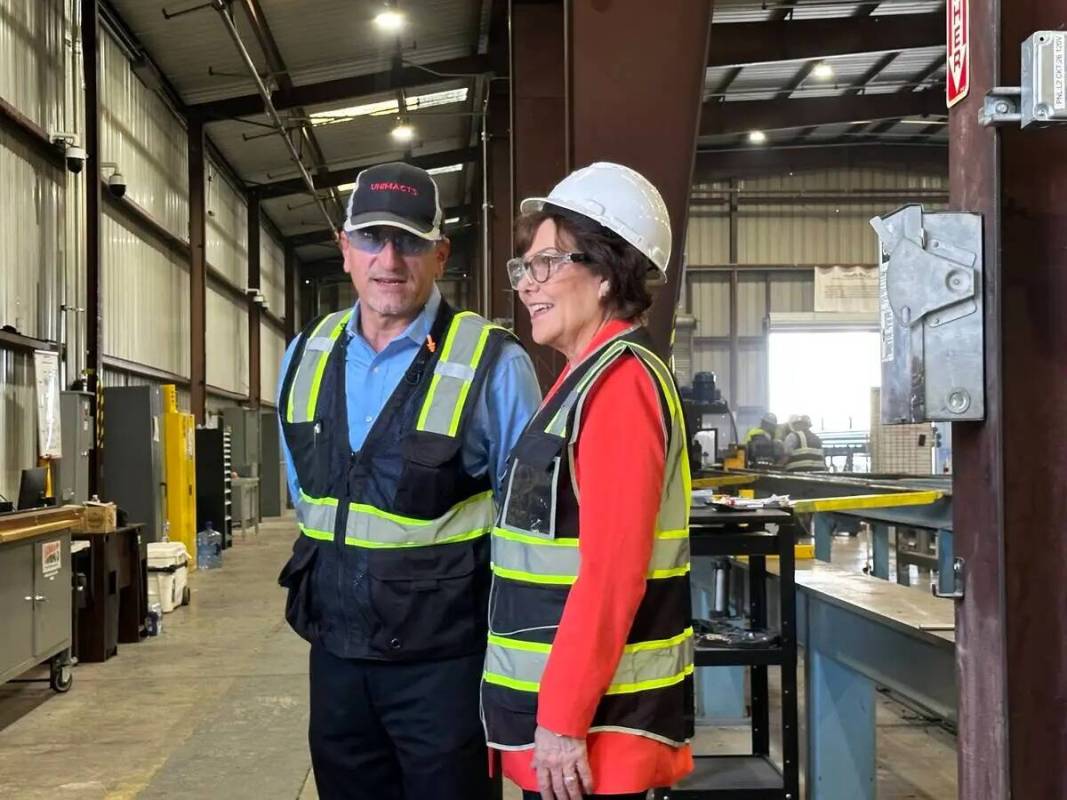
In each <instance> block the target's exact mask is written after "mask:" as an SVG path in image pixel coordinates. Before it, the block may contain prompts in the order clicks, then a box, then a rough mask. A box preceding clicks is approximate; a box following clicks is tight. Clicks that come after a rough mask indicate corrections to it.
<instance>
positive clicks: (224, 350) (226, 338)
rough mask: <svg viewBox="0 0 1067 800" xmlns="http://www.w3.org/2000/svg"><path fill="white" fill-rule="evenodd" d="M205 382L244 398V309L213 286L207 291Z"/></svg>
mask: <svg viewBox="0 0 1067 800" xmlns="http://www.w3.org/2000/svg"><path fill="white" fill-rule="evenodd" d="M207 382H208V384H209V385H210V386H217V387H219V388H220V389H227V390H229V391H231V392H239V393H241V394H248V309H247V306H246V305H245V303H244V302H243V301H242V302H240V303H239V302H237V301H235V300H234V299H233V298H231V297H230V295H229V294H227V293H225V292H222V291H220V290H219V289H217V288H215V287H214V286H210V285H209V286H208V289H207Z"/></svg>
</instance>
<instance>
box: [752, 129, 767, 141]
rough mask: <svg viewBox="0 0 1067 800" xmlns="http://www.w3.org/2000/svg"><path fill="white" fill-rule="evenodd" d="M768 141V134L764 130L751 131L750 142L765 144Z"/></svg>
mask: <svg viewBox="0 0 1067 800" xmlns="http://www.w3.org/2000/svg"><path fill="white" fill-rule="evenodd" d="M766 141H767V134H765V133H764V132H763V131H749V134H748V143H749V144H765V143H766Z"/></svg>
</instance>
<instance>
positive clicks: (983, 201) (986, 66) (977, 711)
mask: <svg viewBox="0 0 1067 800" xmlns="http://www.w3.org/2000/svg"><path fill="white" fill-rule="evenodd" d="M970 12H971V25H970V33H971V37H970V45H969V46H970V53H971V66H970V69H971V88H970V95H969V97H968V98H967V99H966V100H965V101H963V102H962V103H960V104H959V105H957V106H956V107H955V108H953V110H952V112H951V115H950V164H949V177H950V189H951V195H952V207H953V208H955V209H960V210H964V211H978V212H981V213H982V214H983V215H984V218H985V252H986V265H985V273H986V291H985V311H986V330H985V343H986V408H987V413H986V421H985V423H984V424H977V423H976V424H956V425H954V426H953V431H952V440H953V448H954V454H953V456H954V457H953V462H954V467H955V480H954V487H955V488H954V492H955V494H956V495H957V497H958V498H959V500H958V502H956V503H955V504H954V510H955V524H954V526H953V527H954V529H955V531H956V542H955V545H956V551H957V553H956V554H957V555H959V556H960V557H962V558H963V559H964V561H965V564H966V567H965V597H964V599H963V601H962V602H961V603H960V604H959V606H958V610H957V626H956V630H957V641H958V643H959V647H958V649H957V653H958V657H957V664H958V668H959V683H960V728H959V734H958V735H959V743H960V746H959V786H960V797H966V798H968V800H971V799H972V798H973V800H986V798H1005V797H1012V798H1030V797H1034V798H1038V797H1042V798H1043V797H1067V770H1064V769H1062V768H1061V767H1060V765H1061V763H1062V757H1063V753H1064V752H1067V714H1065V713H1064V709H1065V703H1067V699H1065V694H1064V687H1065V686H1067V603H1064V600H1063V583H1064V578H1065V576H1067V540H1065V538H1064V536H1063V532H1062V530H1061V529H1060V526H1059V525H1058V524H1056V521H1058V520H1060V519H1062V518H1063V517H1064V515H1065V514H1067V493H1065V492H1064V491H1063V487H1064V485H1065V483H1067V450H1064V448H1063V442H1064V441H1067V415H1064V413H1063V409H1064V408H1065V404H1067V350H1065V349H1064V347H1063V343H1064V342H1065V341H1067V318H1065V317H1064V314H1063V309H1062V306H1063V298H1064V297H1065V296H1067V214H1065V210H1067V134H1065V132H1064V131H1063V130H1062V128H1057V129H1047V130H1036V131H1026V132H1023V131H1020V130H1018V129H1014V130H1013V129H1009V128H1005V129H999V130H996V131H994V130H992V129H986V128H982V127H980V126H979V124H978V121H977V120H978V110H979V109H980V108H981V106H982V100H983V96H984V94H985V93H986V91H987V90H988V89H989V88H991V87H992V86H1012V85H1014V86H1018V85H1019V79H1020V75H1019V71H1020V55H1019V45H1020V42H1022V40H1023V39H1025V38H1027V37H1029V36H1030V35H1031V34H1032V33H1034V32H1036V31H1039V30H1055V29H1058V28H1061V27H1062V26H1063V20H1064V17H1065V14H1067V4H1065V3H1064V2H1063V0H1012V2H1010V3H1008V2H1004V0H971V2H970ZM1035 380H1038V381H1040V387H1041V388H1040V391H1034V385H1035V383H1034V382H1035ZM1038 420H1039V421H1040V431H1041V432H1040V435H1035V427H1034V426H1035V421H1038Z"/></svg>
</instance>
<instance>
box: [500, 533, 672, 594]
mask: <svg viewBox="0 0 1067 800" xmlns="http://www.w3.org/2000/svg"><path fill="white" fill-rule="evenodd" d="M579 562H580V558H579V552H578V540H577V539H544V538H541V537H539V536H531V535H529V534H522V533H516V532H515V531H509V530H506V529H504V528H499V527H497V528H493V573H494V574H495V575H497V576H498V577H500V578H504V579H506V580H514V581H523V582H525V583H539V584H546V585H550V586H571V585H573V584H574V582H575V581H576V580H578V569H579ZM688 572H689V535H688V533H687V532H686V531H684V530H683V531H665V532H662V533H657V534H656V541H655V543H654V544H653V546H652V559H651V561H650V563H649V568H648V573H647V575H646V577H647V578H648V579H649V580H658V579H663V578H673V577H677V576H678V575H685V574H686V573H688Z"/></svg>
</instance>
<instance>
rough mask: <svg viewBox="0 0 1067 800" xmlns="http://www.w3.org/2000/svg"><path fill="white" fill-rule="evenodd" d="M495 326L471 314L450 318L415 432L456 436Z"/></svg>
mask: <svg viewBox="0 0 1067 800" xmlns="http://www.w3.org/2000/svg"><path fill="white" fill-rule="evenodd" d="M496 327H499V326H496V325H493V324H492V323H491V322H489V321H488V320H485V319H483V318H482V317H480V316H478V315H477V314H474V313H472V312H470V311H463V312H460V313H458V314H456V315H455V317H453V318H452V323H451V325H449V328H448V333H447V334H446V335H445V341H444V344H443V346H442V348H441V356H440V357H439V358H438V360H437V365H436V366H435V368H434V375H433V379H432V381H431V382H430V388H429V390H428V391H427V392H426V398H425V400H423V404H422V410H421V411H420V412H419V419H418V422H417V424H416V425H415V429H416V430H420V431H429V432H431V433H439V434H441V435H442V436H452V437H454V436H455V435H456V434H457V432H458V431H459V422H460V419H461V418H462V416H463V409H464V407H465V405H466V402H467V395H468V393H469V392H470V388H471V385H472V384H473V382H474V375H475V373H476V372H477V370H478V364H479V363H480V362H481V360H482V354H483V353H484V352H485V344H486V342H487V341H488V339H489V333H490V331H492V330H493V328H496Z"/></svg>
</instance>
